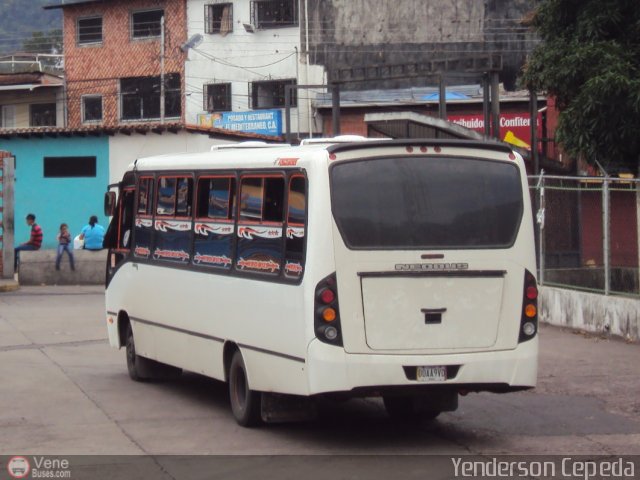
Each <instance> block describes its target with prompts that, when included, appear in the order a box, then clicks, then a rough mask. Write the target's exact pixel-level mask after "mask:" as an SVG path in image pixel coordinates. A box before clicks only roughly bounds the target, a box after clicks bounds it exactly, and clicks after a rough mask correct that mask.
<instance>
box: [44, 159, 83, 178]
mask: <svg viewBox="0 0 640 480" xmlns="http://www.w3.org/2000/svg"><path fill="white" fill-rule="evenodd" d="M95 176H96V157H44V177H45V178H68V177H95Z"/></svg>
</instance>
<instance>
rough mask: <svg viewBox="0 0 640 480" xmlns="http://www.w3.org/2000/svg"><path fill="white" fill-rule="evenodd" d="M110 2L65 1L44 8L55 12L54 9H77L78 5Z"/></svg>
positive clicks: (104, 0) (92, 0)
mask: <svg viewBox="0 0 640 480" xmlns="http://www.w3.org/2000/svg"><path fill="white" fill-rule="evenodd" d="M108 1H109V0H78V1H73V0H71V1H68V0H67V1H64V0H63V3H56V4H52V5H45V6H44V7H42V8H44V9H45V10H53V9H54V8H64V7H75V6H77V5H85V4H88V3H103V2H108Z"/></svg>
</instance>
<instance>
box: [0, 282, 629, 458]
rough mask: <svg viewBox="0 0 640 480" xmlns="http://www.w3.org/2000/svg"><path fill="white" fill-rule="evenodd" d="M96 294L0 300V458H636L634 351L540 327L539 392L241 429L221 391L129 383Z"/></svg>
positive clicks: (32, 294)
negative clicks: (393, 413)
mask: <svg viewBox="0 0 640 480" xmlns="http://www.w3.org/2000/svg"><path fill="white" fill-rule="evenodd" d="M103 316H104V314H103V294H102V290H101V289H99V288H96V287H82V288H79V287H31V288H22V289H21V290H19V291H17V292H8V293H1V294H0V432H1V434H0V455H13V454H16V453H20V454H36V453H46V454H50V455H55V454H67V455H68V454H145V453H146V454H152V455H156V454H179V455H183V454H185V455H186V454H239V453H242V454H256V455H262V454H267V455H272V454H314V455H317V454H331V455H333V454H369V455H379V454H394V453H398V454H419V455H423V454H446V455H459V454H469V453H474V454H484V455H496V454H547V453H549V454H551V453H554V454H557V453H561V454H572V455H577V454H589V455H593V454H617V455H622V454H640V395H639V394H638V393H639V392H640V367H639V366H640V345H637V344H627V343H624V342H622V341H618V340H607V339H601V338H596V337H593V336H586V335H582V334H575V333H572V332H568V331H562V330H559V329H556V328H552V327H543V328H542V331H541V358H540V377H539V386H538V388H537V389H536V390H534V391H532V392H523V393H517V394H509V395H492V394H471V395H469V396H467V397H464V398H462V399H461V402H460V409H459V410H458V411H456V412H453V413H447V414H443V415H441V416H440V417H439V419H438V420H437V421H435V422H432V423H425V424H424V425H418V426H413V427H411V428H407V427H401V426H398V425H395V424H393V423H392V422H391V421H390V420H389V419H388V418H387V416H386V414H385V413H384V410H383V408H382V405H381V403H380V402H379V401H376V400H357V401H349V402H345V403H341V404H337V405H328V406H325V407H323V409H322V412H321V417H320V419H319V420H318V421H316V422H312V423H300V424H285V425H270V426H268V427H264V428H259V429H252V430H248V429H243V428H240V427H238V426H237V425H236V423H235V422H234V420H233V419H232V416H231V413H230V411H229V406H228V399H227V395H226V388H225V385H224V384H222V383H219V382H216V381H213V380H210V379H207V378H204V377H201V376H198V375H195V374H185V375H184V376H183V377H182V378H181V379H179V380H177V381H172V382H166V383H134V382H132V381H130V380H129V378H128V376H127V372H126V367H125V359H124V352H123V351H116V350H113V349H111V348H110V347H109V346H108V344H107V342H106V329H105V326H104V324H103V323H104V320H103Z"/></svg>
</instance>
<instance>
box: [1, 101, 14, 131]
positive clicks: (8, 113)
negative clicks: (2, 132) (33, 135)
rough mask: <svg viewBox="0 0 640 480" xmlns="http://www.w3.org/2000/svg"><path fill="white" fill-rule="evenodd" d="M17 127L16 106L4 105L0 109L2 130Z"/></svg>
mask: <svg viewBox="0 0 640 480" xmlns="http://www.w3.org/2000/svg"><path fill="white" fill-rule="evenodd" d="M15 127H16V106H15V105H2V106H1V107H0V128H15Z"/></svg>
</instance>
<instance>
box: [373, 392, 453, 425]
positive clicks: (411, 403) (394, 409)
mask: <svg viewBox="0 0 640 480" xmlns="http://www.w3.org/2000/svg"><path fill="white" fill-rule="evenodd" d="M382 400H383V402H384V408H385V409H386V410H387V413H388V414H389V416H390V417H391V418H392V419H393V420H395V421H399V422H412V421H420V420H433V419H435V418H436V417H437V416H438V415H440V413H441V411H440V410H432V409H424V408H420V404H419V402H417V401H416V399H415V398H414V397H410V396H402V397H396V396H384V397H382Z"/></svg>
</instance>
